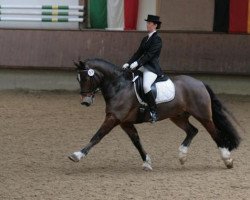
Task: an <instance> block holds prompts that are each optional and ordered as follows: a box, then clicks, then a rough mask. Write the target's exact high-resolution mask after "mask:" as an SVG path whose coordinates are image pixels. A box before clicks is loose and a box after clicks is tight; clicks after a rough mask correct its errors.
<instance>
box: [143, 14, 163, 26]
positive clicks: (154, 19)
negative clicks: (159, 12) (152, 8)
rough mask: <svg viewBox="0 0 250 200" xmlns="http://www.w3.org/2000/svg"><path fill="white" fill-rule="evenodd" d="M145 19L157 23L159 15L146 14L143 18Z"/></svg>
mask: <svg viewBox="0 0 250 200" xmlns="http://www.w3.org/2000/svg"><path fill="white" fill-rule="evenodd" d="M145 21H147V22H154V23H156V24H158V25H160V24H161V21H160V17H159V16H156V15H148V18H147V19H145Z"/></svg>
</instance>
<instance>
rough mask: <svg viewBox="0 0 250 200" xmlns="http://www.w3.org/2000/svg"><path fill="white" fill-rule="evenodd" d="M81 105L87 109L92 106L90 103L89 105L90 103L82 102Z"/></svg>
mask: <svg viewBox="0 0 250 200" xmlns="http://www.w3.org/2000/svg"><path fill="white" fill-rule="evenodd" d="M81 104H82V105H83V106H87V107H89V106H90V105H91V104H90V103H88V102H81Z"/></svg>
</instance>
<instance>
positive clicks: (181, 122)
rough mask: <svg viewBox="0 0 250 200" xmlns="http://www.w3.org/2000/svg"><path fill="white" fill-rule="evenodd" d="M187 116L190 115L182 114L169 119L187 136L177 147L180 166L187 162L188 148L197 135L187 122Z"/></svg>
mask: <svg viewBox="0 0 250 200" xmlns="http://www.w3.org/2000/svg"><path fill="white" fill-rule="evenodd" d="M189 116H190V115H189V114H188V113H183V115H180V116H177V117H174V118H171V120H172V122H174V123H175V124H176V125H177V126H178V127H180V128H181V129H183V130H184V131H185V132H186V134H187V136H186V138H185V139H184V141H183V142H182V144H181V146H180V147H179V160H180V163H181V164H182V165H183V164H184V163H185V162H186V161H187V152H188V147H189V146H190V144H191V142H192V140H193V138H194V136H195V135H196V134H197V133H198V129H197V128H195V127H194V126H193V125H192V124H191V123H190V122H189V121H188V118H189Z"/></svg>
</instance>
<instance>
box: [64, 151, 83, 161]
mask: <svg viewBox="0 0 250 200" xmlns="http://www.w3.org/2000/svg"><path fill="white" fill-rule="evenodd" d="M84 156H85V155H84V154H83V153H82V152H74V153H73V154H71V155H69V156H68V158H69V159H70V160H71V161H73V162H79V161H80V160H81V158H82V157H84Z"/></svg>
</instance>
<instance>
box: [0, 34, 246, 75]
mask: <svg viewBox="0 0 250 200" xmlns="http://www.w3.org/2000/svg"><path fill="white" fill-rule="evenodd" d="M160 34H161V37H162V40H163V49H162V54H161V66H162V68H163V69H164V70H165V71H166V72H170V73H193V74H197V73H198V74H238V75H250V67H249V66H250V57H249V55H250V54H249V53H250V37H249V35H235V34H216V33H193V32H161V33H160ZM145 35H146V33H145V32H137V31H108V32H107V31H97V30H84V31H51V30H8V29H1V30H0V44H1V54H0V68H17V69H18V68H28V69H62V70H63V69H73V68H74V66H73V65H72V60H77V59H78V58H81V59H82V60H84V59H87V58H96V57H97V58H103V59H106V60H108V61H110V62H112V63H114V64H116V65H118V66H121V65H122V64H123V63H124V62H126V61H127V60H128V59H129V57H130V56H131V55H132V54H133V52H134V51H135V50H136V48H137V47H138V45H139V43H140V41H141V38H142V37H143V36H145Z"/></svg>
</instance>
